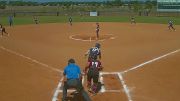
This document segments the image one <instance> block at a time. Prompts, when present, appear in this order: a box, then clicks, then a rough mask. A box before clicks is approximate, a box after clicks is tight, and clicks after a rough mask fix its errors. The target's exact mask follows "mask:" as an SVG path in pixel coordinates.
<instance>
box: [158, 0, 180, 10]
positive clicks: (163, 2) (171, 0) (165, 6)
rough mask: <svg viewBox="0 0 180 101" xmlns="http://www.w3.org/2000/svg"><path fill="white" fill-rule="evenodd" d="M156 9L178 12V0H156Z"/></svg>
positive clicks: (179, 2)
mask: <svg viewBox="0 0 180 101" xmlns="http://www.w3.org/2000/svg"><path fill="white" fill-rule="evenodd" d="M157 11H159V12H180V0H157Z"/></svg>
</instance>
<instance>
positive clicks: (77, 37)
mask: <svg viewBox="0 0 180 101" xmlns="http://www.w3.org/2000/svg"><path fill="white" fill-rule="evenodd" d="M69 38H70V39H72V40H78V41H105V40H110V39H115V36H114V35H113V34H103V35H100V36H99V39H97V38H96V36H91V35H81V34H75V35H71V36H69Z"/></svg>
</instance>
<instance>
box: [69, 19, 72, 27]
mask: <svg viewBox="0 0 180 101" xmlns="http://www.w3.org/2000/svg"><path fill="white" fill-rule="evenodd" d="M69 24H70V25H71V26H72V17H69Z"/></svg>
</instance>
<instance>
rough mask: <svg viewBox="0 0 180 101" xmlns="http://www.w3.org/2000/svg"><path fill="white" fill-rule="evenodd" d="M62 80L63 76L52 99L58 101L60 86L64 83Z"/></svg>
mask: <svg viewBox="0 0 180 101" xmlns="http://www.w3.org/2000/svg"><path fill="white" fill-rule="evenodd" d="M62 80H63V78H61V80H60V82H59V84H58V86H57V88H56V90H55V93H54V95H53V98H52V101H57V100H58V94H59V89H60V87H61V85H62Z"/></svg>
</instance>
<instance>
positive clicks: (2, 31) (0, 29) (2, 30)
mask: <svg viewBox="0 0 180 101" xmlns="http://www.w3.org/2000/svg"><path fill="white" fill-rule="evenodd" d="M0 31H1V35H0V36H1V37H2V36H3V35H4V33H6V34H7V35H8V36H9V34H8V33H7V32H6V29H5V27H3V26H2V25H1V24H0Z"/></svg>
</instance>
